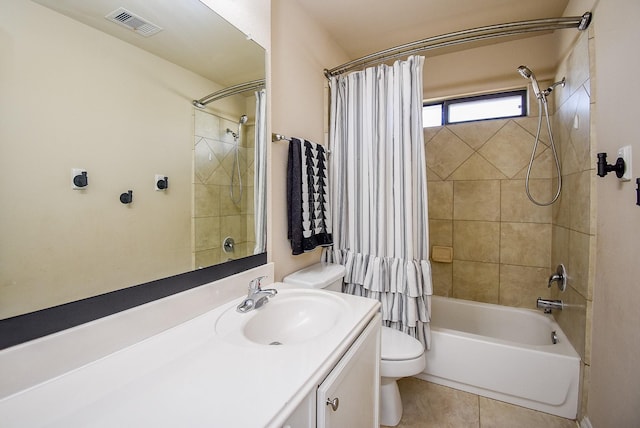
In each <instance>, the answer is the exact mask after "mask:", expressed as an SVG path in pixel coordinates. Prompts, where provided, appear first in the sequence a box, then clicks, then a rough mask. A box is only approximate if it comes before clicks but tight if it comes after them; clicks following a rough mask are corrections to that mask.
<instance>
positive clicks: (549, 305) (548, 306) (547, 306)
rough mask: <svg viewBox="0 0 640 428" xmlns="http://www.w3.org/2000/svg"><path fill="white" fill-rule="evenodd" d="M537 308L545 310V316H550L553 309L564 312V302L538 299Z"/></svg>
mask: <svg viewBox="0 0 640 428" xmlns="http://www.w3.org/2000/svg"><path fill="white" fill-rule="evenodd" d="M536 307H537V308H538V309H544V313H545V314H550V313H551V310H552V309H558V310H562V308H563V307H564V303H562V300H548V299H543V298H542V297H538V300H536Z"/></svg>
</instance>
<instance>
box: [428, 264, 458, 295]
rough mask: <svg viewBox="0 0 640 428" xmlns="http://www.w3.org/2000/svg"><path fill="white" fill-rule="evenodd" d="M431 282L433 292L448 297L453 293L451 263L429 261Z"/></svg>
mask: <svg viewBox="0 0 640 428" xmlns="http://www.w3.org/2000/svg"><path fill="white" fill-rule="evenodd" d="M431 282H432V284H433V294H435V295H436V296H445V297H450V296H452V295H453V263H436V262H431Z"/></svg>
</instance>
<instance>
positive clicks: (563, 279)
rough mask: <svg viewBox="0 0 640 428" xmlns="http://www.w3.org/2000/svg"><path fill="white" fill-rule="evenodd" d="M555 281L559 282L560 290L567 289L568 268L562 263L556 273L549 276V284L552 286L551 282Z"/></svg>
mask: <svg viewBox="0 0 640 428" xmlns="http://www.w3.org/2000/svg"><path fill="white" fill-rule="evenodd" d="M554 282H557V283H558V288H559V289H560V291H564V290H566V289H567V270H566V269H565V268H564V265H563V264H562V263H561V264H559V265H558V267H557V268H556V273H554V274H553V275H551V276H550V277H549V285H548V287H549V288H551V284H553V283H554Z"/></svg>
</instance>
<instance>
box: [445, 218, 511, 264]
mask: <svg viewBox="0 0 640 428" xmlns="http://www.w3.org/2000/svg"><path fill="white" fill-rule="evenodd" d="M453 257H454V259H455V260H469V261H478V262H493V263H498V262H499V261H500V223H498V222H486V221H461V220H456V221H454V222H453Z"/></svg>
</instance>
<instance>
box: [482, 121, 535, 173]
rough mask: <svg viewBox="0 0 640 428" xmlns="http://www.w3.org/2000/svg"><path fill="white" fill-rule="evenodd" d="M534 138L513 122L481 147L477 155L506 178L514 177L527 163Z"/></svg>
mask: <svg viewBox="0 0 640 428" xmlns="http://www.w3.org/2000/svg"><path fill="white" fill-rule="evenodd" d="M533 143H534V137H533V136H531V134H529V133H528V132H527V131H526V130H524V129H523V128H522V127H521V126H519V125H518V124H516V123H515V122H513V121H509V123H507V124H506V125H505V126H503V127H502V128H501V129H500V131H498V133H496V134H495V135H494V136H493V137H491V138H490V139H489V141H487V143H486V144H485V145H484V146H482V147H481V148H480V150H479V153H480V154H481V155H482V156H483V157H484V158H485V159H487V160H488V161H489V162H491V163H492V164H493V165H494V166H495V167H496V168H498V169H499V170H500V171H501V172H502V173H503V174H505V175H506V176H507V177H513V176H515V175H516V174H517V173H518V172H519V171H520V170H521V169H522V168H523V167H525V166H526V165H527V163H528V162H529V158H530V154H531V148H532V147H533Z"/></svg>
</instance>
